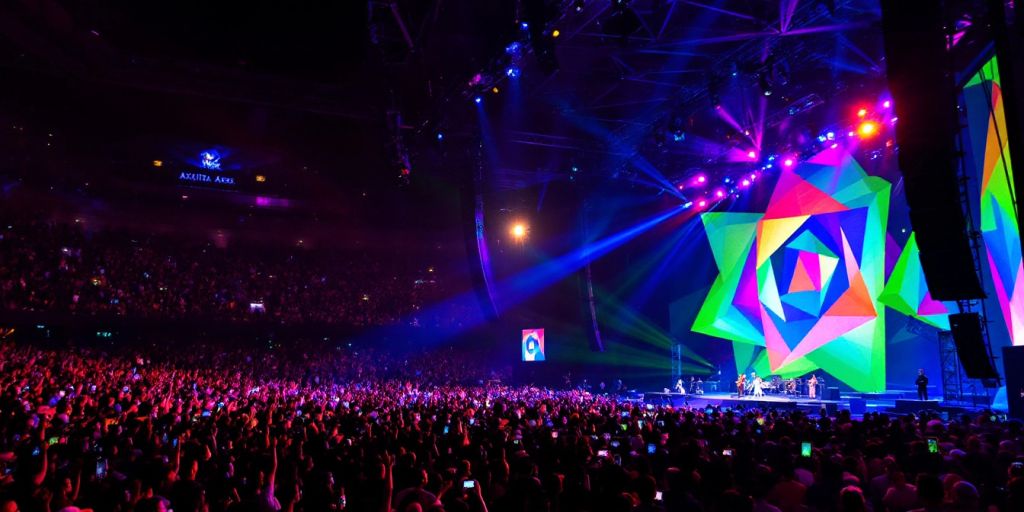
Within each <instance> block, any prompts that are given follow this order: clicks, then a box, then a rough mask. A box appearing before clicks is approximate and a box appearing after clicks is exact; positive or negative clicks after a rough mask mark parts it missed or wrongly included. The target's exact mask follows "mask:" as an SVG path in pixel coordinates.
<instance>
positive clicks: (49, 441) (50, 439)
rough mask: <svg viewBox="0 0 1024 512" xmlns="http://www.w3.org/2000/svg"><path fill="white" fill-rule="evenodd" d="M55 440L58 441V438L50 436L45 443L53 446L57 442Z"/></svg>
mask: <svg viewBox="0 0 1024 512" xmlns="http://www.w3.org/2000/svg"><path fill="white" fill-rule="evenodd" d="M57 441H59V439H57V438H56V437H51V438H49V439H47V440H46V443H47V444H49V445H50V446H53V445H55V444H57Z"/></svg>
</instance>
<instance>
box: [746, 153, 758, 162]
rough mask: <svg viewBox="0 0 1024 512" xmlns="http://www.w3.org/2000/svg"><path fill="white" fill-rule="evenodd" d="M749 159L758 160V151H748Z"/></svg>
mask: <svg viewBox="0 0 1024 512" xmlns="http://www.w3.org/2000/svg"><path fill="white" fill-rule="evenodd" d="M747 158H749V159H751V160H757V151H748V152H747Z"/></svg>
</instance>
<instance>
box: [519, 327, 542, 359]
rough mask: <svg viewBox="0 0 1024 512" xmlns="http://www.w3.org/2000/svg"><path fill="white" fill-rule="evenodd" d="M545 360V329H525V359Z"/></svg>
mask: <svg viewBox="0 0 1024 512" xmlns="http://www.w3.org/2000/svg"><path fill="white" fill-rule="evenodd" d="M543 360H544V329H523V361H543Z"/></svg>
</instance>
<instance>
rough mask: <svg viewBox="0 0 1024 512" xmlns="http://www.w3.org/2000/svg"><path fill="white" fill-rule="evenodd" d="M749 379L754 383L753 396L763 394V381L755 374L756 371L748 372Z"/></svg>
mask: <svg viewBox="0 0 1024 512" xmlns="http://www.w3.org/2000/svg"><path fill="white" fill-rule="evenodd" d="M750 380H751V381H753V383H754V396H764V389H762V386H764V381H763V380H761V377H758V376H757V372H750Z"/></svg>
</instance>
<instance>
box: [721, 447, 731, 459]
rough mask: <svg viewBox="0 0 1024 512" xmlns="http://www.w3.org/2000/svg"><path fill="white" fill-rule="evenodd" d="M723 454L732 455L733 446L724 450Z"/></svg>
mask: <svg viewBox="0 0 1024 512" xmlns="http://www.w3.org/2000/svg"><path fill="white" fill-rule="evenodd" d="M722 455H725V456H726V457H732V448H726V449H724V450H722Z"/></svg>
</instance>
